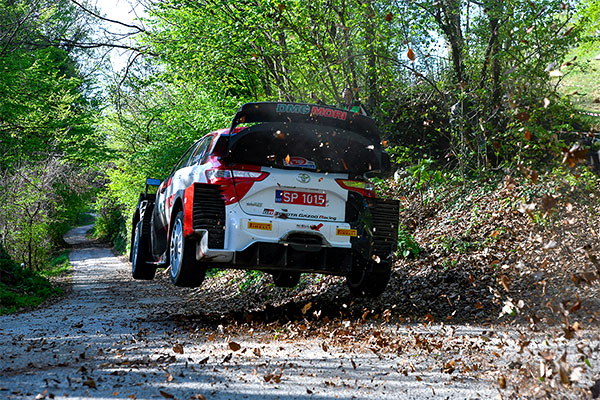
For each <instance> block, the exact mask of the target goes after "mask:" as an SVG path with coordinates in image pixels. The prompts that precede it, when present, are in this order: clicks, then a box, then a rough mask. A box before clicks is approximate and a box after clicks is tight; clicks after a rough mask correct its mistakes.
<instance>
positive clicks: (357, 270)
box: [346, 256, 392, 297]
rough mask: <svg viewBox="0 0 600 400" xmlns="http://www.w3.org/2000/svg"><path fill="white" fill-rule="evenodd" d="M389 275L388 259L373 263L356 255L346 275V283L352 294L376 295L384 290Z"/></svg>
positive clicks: (390, 272) (390, 264) (389, 263)
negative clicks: (350, 270) (350, 269)
mask: <svg viewBox="0 0 600 400" xmlns="http://www.w3.org/2000/svg"><path fill="white" fill-rule="evenodd" d="M369 267H371V268H369ZM391 275H392V263H391V262H390V261H381V262H380V263H375V261H373V260H365V259H363V258H362V257H360V256H357V257H356V259H355V260H354V261H353V267H352V272H351V273H350V274H349V275H347V276H346V284H347V285H348V288H349V289H350V293H351V294H352V295H353V296H356V297H377V296H379V295H381V294H382V293H383V292H384V291H385V288H386V287H387V284H388V282H389V281H390V277H391Z"/></svg>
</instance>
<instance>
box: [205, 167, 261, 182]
mask: <svg viewBox="0 0 600 400" xmlns="http://www.w3.org/2000/svg"><path fill="white" fill-rule="evenodd" d="M267 176H269V173H268V172H260V171H246V170H241V169H240V170H238V169H209V170H207V171H206V180H207V181H208V183H211V184H214V185H231V184H233V183H234V182H236V183H237V182H259V181H262V180H263V179H265V178H266V177H267Z"/></svg>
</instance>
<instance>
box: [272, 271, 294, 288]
mask: <svg viewBox="0 0 600 400" xmlns="http://www.w3.org/2000/svg"><path fill="white" fill-rule="evenodd" d="M271 275H273V283H274V284H275V286H277V287H284V288H293V287H296V285H297V284H298V282H300V272H290V271H277V272H273V273H272V274H271Z"/></svg>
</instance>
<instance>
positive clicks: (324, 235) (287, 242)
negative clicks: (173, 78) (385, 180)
mask: <svg viewBox="0 0 600 400" xmlns="http://www.w3.org/2000/svg"><path fill="white" fill-rule="evenodd" d="M196 190H197V191H196V193H195V196H194V199H193V204H194V209H193V233H192V234H191V235H190V236H189V237H190V238H192V239H194V240H196V243H197V244H196V259H197V260H199V261H201V262H203V263H207V264H210V265H211V266H215V267H218V266H219V265H222V266H223V267H227V268H242V269H257V270H266V271H268V270H277V271H281V270H292V271H297V272H313V273H326V274H330V275H345V274H347V273H349V272H350V271H351V270H352V268H353V265H356V262H357V261H359V262H361V264H363V265H365V266H367V269H368V270H376V269H377V268H378V265H379V264H381V265H382V266H384V265H387V266H388V268H389V263H390V262H391V261H392V258H393V255H394V253H395V251H396V248H397V240H398V215H399V203H398V201H395V200H384V199H373V198H365V197H362V196H358V197H356V196H355V197H353V200H352V204H350V202H349V203H348V204H347V211H346V219H347V220H348V219H351V220H352V221H350V222H342V221H335V222H321V221H318V220H300V219H283V218H273V217H267V216H265V217H256V216H250V215H248V214H246V213H244V212H243V210H242V209H241V207H240V206H239V204H238V203H234V204H230V205H227V206H225V204H224V203H221V202H220V193H219V191H218V189H217V188H216V187H215V186H213V185H198V186H197V188H196ZM196 194H198V195H199V196H196ZM350 209H352V210H353V211H352V212H349V211H348V210H350ZM353 259H354V260H353ZM371 261H374V262H371ZM375 272H376V271H375Z"/></svg>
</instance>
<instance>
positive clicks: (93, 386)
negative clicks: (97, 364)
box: [83, 378, 96, 389]
mask: <svg viewBox="0 0 600 400" xmlns="http://www.w3.org/2000/svg"><path fill="white" fill-rule="evenodd" d="M83 385H84V386H87V387H89V388H91V389H96V381H95V380H93V379H92V378H87V379H86V380H85V381H83Z"/></svg>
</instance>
